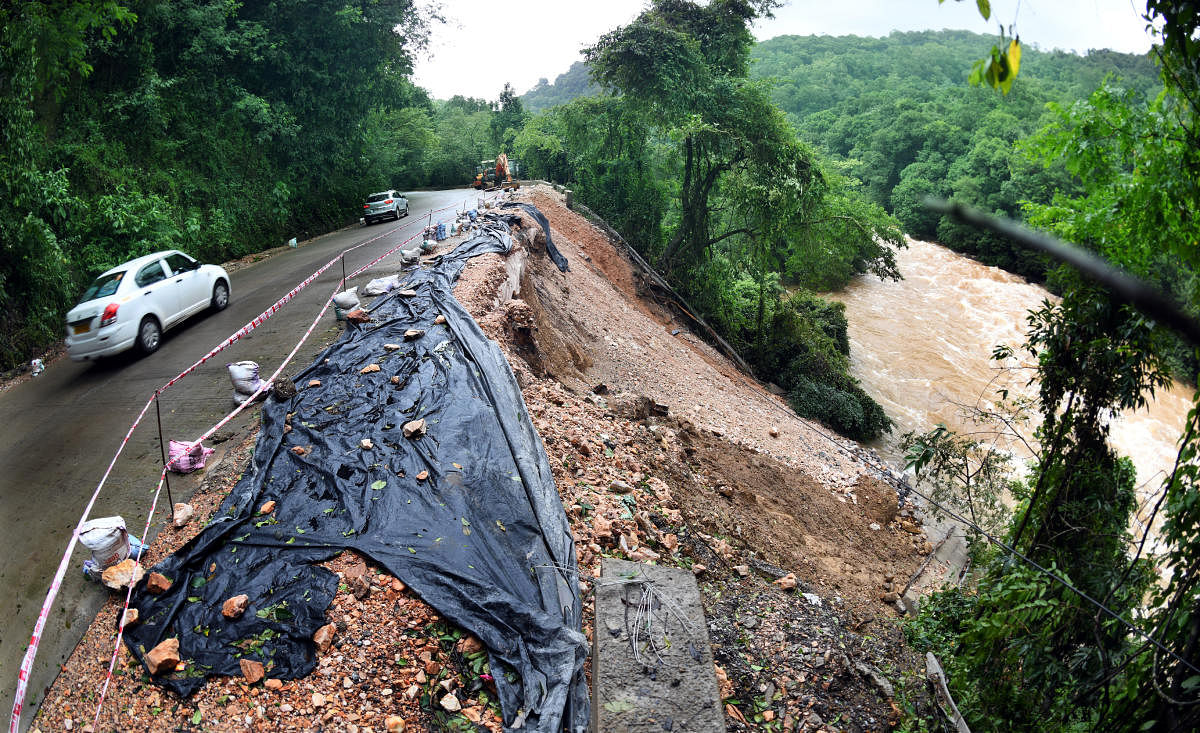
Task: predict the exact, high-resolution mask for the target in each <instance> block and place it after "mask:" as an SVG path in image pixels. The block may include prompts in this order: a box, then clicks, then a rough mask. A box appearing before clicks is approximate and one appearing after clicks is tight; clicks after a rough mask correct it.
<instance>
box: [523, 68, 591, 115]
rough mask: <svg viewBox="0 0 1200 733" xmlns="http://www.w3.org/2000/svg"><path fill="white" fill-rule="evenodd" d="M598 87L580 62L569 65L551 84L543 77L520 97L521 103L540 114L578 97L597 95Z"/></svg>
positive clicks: (527, 108)
mask: <svg viewBox="0 0 1200 733" xmlns="http://www.w3.org/2000/svg"><path fill="white" fill-rule="evenodd" d="M599 93H600V87H599V86H597V85H596V84H593V83H592V80H591V78H590V77H589V76H588V66H587V64H585V63H584V62H582V61H576V62H575V63H573V64H571V68H569V69H567V70H566V71H564V72H563V73H561V74H559V75H558V76H556V77H554V83H553V84H551V83H550V82H549V81H547V80H546V79H545V78H544V77H543V78H542V79H539V80H538V83H537V84H536V85H534V87H533V89H530V90H529V91H528V92H525V93H524V94H522V95H521V102H522V104H524V105H525V109H526V110H528V111H530V112H534V113H536V112H541V111H542V110H544V109H548V108H550V107H556V106H558V105H560V104H566V103H567V102H570V101H571V100H572V99H576V98H578V97H587V96H591V95H593V94H599Z"/></svg>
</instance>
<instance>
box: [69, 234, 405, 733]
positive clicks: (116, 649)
mask: <svg viewBox="0 0 1200 733" xmlns="http://www.w3.org/2000/svg"><path fill="white" fill-rule="evenodd" d="M416 238H417V235H416V234H414V235H412V236H411V237H409V238H408V239H406V240H404V241H403V242H401V243H400V244H398V245H396V246H395V247H393V248H392V249H390V250H388V251H387V252H384V253H383V254H382V255H380V256H378V257H376V258H375V259H374V260H372V261H371V262H369V263H367V264H366V265H363V266H362V267H360V268H358V269H357V270H355V271H354V272H353V273H352V274H351V275H349V276H348V277H347V278H346V279H347V280H348V279H350V278H352V277H355V276H357V275H360V274H362V273H363V272H365V271H367V270H368V269H370V268H372V267H374V266H375V265H377V264H379V263H380V262H382V261H383V260H384V259H386V258H387V257H390V256H391V255H393V254H395V253H396V252H397V251H398V250H400V249H402V248H403V247H404V245H406V244H408V243H409V242H412V241H413V240H414V239H416ZM339 283H340V285H341V286H344V285H345V283H344V282H341V281H339ZM337 292H338V290H337V288H335V289H334V291H333V292H332V293H330V294H329V297H328V298H326V299H325V303H324V305H322V306H321V310H320V311H319V312H318V313H317V315H316V317H315V318H313V321H312V323H311V324H309V326H308V329H307V330H306V331H305V332H304V335H303V336H301V337H300V340H299V341H297V342H296V345H295V346H293V347H292V350H291V351H290V352H289V353H288V355H287V356H286V357H285V358H284V360H283V361H282V362H281V363H280V364H279V367H278V368H277V369H276V370H275V371H274V372H273V373H272V374H271V376H270V378H269V379H266V380H262V381H261V383H260V384H259V387H258V389H257V390H255V391H254V393H253V394H252V395H250V396H249V397H247V398H246V399H245V400H244V401H243V402H242V403H241V404H239V405H238V406H237V407H235V408H234V409H233V411H231V412H230V413H229V414H227V415H226V416H225V417H224V418H222V419H221V420H220V421H219V422H217V423H216V424H215V425H213V426H212V427H210V428H209V429H208V430H206V431H204V433H203V434H202V435H200V436H199V437H198V438H196V440H195V441H193V443H199V442H203V441H205V440H207V439H209V438H211V437H212V436H213V434H214V433H216V432H217V431H218V430H220V429H221V428H223V427H224V426H225V425H227V424H229V422H230V421H231V420H233V418H234V417H236V416H237V415H238V414H239V413H241V412H242V411H243V410H245V409H246V408H247V407H248V406H249V405H252V404H253V403H254V401H255V400H256V399H257V398H258V396H259V395H261V394H262V393H263V392H264V391H265V390H266V389H267V388H268V387H267V385H270V384H273V383H274V382H275V380H276V379H278V378H279V375H280V374H282V373H283V370H284V369H286V368H287V366H288V364H290V363H291V361H292V359H294V358H295V357H296V354H297V353H298V352H299V351H300V347H301V346H303V345H304V343H305V342H306V341H308V339H309V337H310V336H312V334H313V331H314V330H316V327H317V324H319V323H320V322H321V318H322V317H323V316H324V315H325V313H326V311H328V310H329V306H330V304H331V303H332V302H333V297H334V295H336V294H337ZM177 460H179V459H178V458H176V459H173V460H171V461H168V463H167V465H166V466H163V469H162V472H161V473H160V475H159V480H158V486H157V487H156V488H155V490H154V498H153V499H152V500H151V504H150V511H149V513H148V514H147V516H146V526H145V529H144V530H143V533H142V537H146V536H148V535H149V533H150V526H151V524H152V522H153V517H154V511H155V508H156V507H157V506H158V500H159V497H160V496H161V494H162V488H163V484H164V482H165V481H166V476H167V470H168V469H169V468H170V465H171V463H174V462H175V461H177ZM69 554H70V553H69V552H68V555H69ZM135 562H136V563H137V565H138V566H139V567H140V566H141V557H140V556H139V558H138V559H137V560H135ZM132 597H133V588H132V586H131V587H130V588H129V590H128V591H127V592H126V594H125V603H124V605H123V606H122V607H121V609H120V610H119V611H118V614H119V616H118V619H119V621H118V629H117V639H116V643H115V644H114V646H113V653H112V658H111V659H110V661H109V665H108V672H107V674H106V675H105V678H104V686H103V688H102V689H101V691H100V698H99V700H98V701H97V703H96V713H95V717H94V719H93V724H92V725H93V728H96V729H98V728H99V724H100V712H101V709H102V708H103V707H104V700H105V697H106V696H107V694H108V687H109V683H110V682H111V681H112V676H113V671H114V670H115V669H116V664H117V657H118V656H120V652H121V641H122V639H123V638H124V633H125V612H126V611H127V610H129V604H130V601H131V600H132Z"/></svg>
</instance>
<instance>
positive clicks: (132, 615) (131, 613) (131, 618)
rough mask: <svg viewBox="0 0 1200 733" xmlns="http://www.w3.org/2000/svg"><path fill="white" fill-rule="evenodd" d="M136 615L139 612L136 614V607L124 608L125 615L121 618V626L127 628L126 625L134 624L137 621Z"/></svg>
mask: <svg viewBox="0 0 1200 733" xmlns="http://www.w3.org/2000/svg"><path fill="white" fill-rule="evenodd" d="M138 616H139V614H138V610H137V609H136V608H127V609H125V615H124V616H123V617H122V619H123V623H122V624H121V626H122V628H128V627H130V626H133V625H134V624H136V623H137V622H138Z"/></svg>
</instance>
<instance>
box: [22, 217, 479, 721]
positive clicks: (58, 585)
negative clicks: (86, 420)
mask: <svg viewBox="0 0 1200 733" xmlns="http://www.w3.org/2000/svg"><path fill="white" fill-rule="evenodd" d="M456 207H457V204H454V205H451V206H445V207H442V208H440V209H435V210H434V211H435V212H437V211H445V210H446V209H450V208H456ZM412 223H413V222H408V223H406V224H404V225H403V226H400V227H395V228H393V229H390V230H388V231H387V232H384V233H382V234H380V235H378V236H375V237H372V238H370V239H368V240H366V241H364V242H360V243H358V244H356V245H354V246H353V247H349V248H347V249H346V250H343V251H342V252H341V253H340V254H339V255H338V256H337V257H335V258H333V259H332V260H330V261H329V262H327V263H325V264H324V265H323V266H321V268H320V269H318V270H317V271H316V272H314V273H313V274H312V275H310V276H309V277H308V278H306V279H305V280H304V281H303V282H301V283H300V284H299V285H297V286H296V287H294V288H292V290H291V291H289V292H288V293H287V294H286V295H284V296H283V297H282V298H280V299H279V300H277V301H275V303H273V304H272V305H271V307H269V308H267V309H266V310H265V311H263V312H262V313H261V314H259V315H258V316H257V317H255V318H254V319H252V320H251V321H250V322H249V323H247V324H246V325H245V326H243V327H242V328H241V329H239V330H238V331H237V332H235V333H234V334H233V335H231V336H229V337H228V338H226V339H225V340H224V341H222V342H221V343H219V344H218V345H217V346H215V347H214V348H213V349H212V350H210V351H209V352H208V353H207V354H205V355H204V356H202V357H200V359H198V360H197V361H196V362H195V363H193V364H192V365H191V366H190V367H188V368H187V369H185V370H183V371H182V372H180V373H179V374H177V375H176V376H174V377H172V378H171V379H170V380H169V381H167V382H166V384H164V385H163V386H162V387H161V388H160V389H158V390H157V391H156V392H155V394H154V396H152V397H151V398H150V399H149V400H148V401H147V402H146V404H145V406H143V407H142V410H141V412H140V413H138V416H137V418H136V419H135V420H134V422H133V424H132V425H130V426H129V431H128V432H126V433H125V437H124V438H122V439H121V443H120V445H119V446H118V447H117V451H116V453H115V454H114V455H113V457H112V460H111V461H110V462H109V464H108V468H107V469H105V471H104V474H103V475H102V476H101V478H100V482H99V483H98V484H97V485H96V489H95V490H94V491H93V492H92V496H91V498H89V499H88V503H87V506H86V507H85V508H84V510H83V513H82V515H81V516H80V519H79V522H78V523H77V524H76V525H75V529H74V530H73V531H72V533H71V539H70V540H69V541H68V543H67V548H66V551H65V552H64V553H63V556H62V559H61V560H59V564H58V568H57V570H55V573H54V578H53V580H52V581H51V582H50V588H49V589H48V591H47V593H46V599H45V601H44V602H43V603H42V608H41V610H40V612H39V613H38V618H37V621H36V622H35V623H34V627H33V634H32V635H31V636H30V638H29V646H28V647H27V648H26V650H25V656H24V658H23V659H22V660H21V666H20V669H19V671H18V673H17V689H16V694H15V696H14V698H13V707H12V717H11V719H10V721H9V731H10V733H17V732H18V731H19V729H20V722H21V714H22V712H23V711H24V707H25V698H26V696H27V695H28V691H29V676H30V674H31V672H32V669H33V661H34V659H35V658H36V656H37V651H38V647H39V646H40V644H41V640H42V635H43V633H44V631H45V628H46V620H47V619H48V618H49V616H50V609H51V607H52V606H53V605H54V600H55V598H56V597H57V596H58V592H59V590H61V589H62V582H63V578H65V577H66V571H67V567H68V566H69V565H70V562H71V553H72V552H73V551H74V549H75V543H76V542H77V541H78V540H79V534H80V531H81V528H82V527H83V524H84V522H86V521H87V518H88V516H89V515H90V514H91V511H92V508H93V507H94V506H95V504H96V500H97V499H98V498H99V496H100V491H101V490H102V489H103V488H104V485H105V483H106V482H107V481H108V478H109V476H110V475H111V474H112V471H113V468H114V467H115V466H116V463H117V459H118V458H120V456H121V453H122V452H123V451H124V450H125V446H126V445H127V444H128V443H129V439H130V437H132V435H133V431H134V430H136V429H137V427H138V425H140V424H141V422H142V420H143V419H144V418H145V417H146V413H147V412H148V411H149V409H150V406H151V405H152V404H154V400H156V399H158V398H159V396H160V395H161V394H162V392H164V391H166V390H167V389H168V388H169V387H171V386H172V385H174V384H175V383H176V382H178V381H180V380H181V379H183V378H184V377H185V376H187V375H188V374H191V373H192V372H194V371H195V370H196V369H197V368H199V367H200V365H201V364H204V363H205V362H206V361H208V360H209V359H211V358H212V357H214V356H216V355H217V354H218V353H220V352H221V351H224V350H225V349H227V348H228V347H229V346H231V345H232V344H234V343H236V342H237V341H238V340H240V339H242V338H243V337H245V336H246V335H247V334H249V333H250V332H251V331H253V330H254V329H256V328H258V327H259V326H261V325H262V324H263V323H265V322H266V321H267V320H268V319H269V318H270V317H271V316H272V315H274V314H275V313H277V312H278V311H279V310H280V309H281V308H282V307H283V306H284V305H286V304H287V303H288V302H289V301H291V300H292V299H293V298H294V297H295V296H296V295H297V294H298V293H299V292H300V291H301V290H303V289H304V288H305V287H307V286H308V285H309V284H311V283H312V282H313V281H314V280H316V279H317V278H318V277H320V276H321V275H322V274H324V273H325V271H327V270H328V269H329V268H330V267H332V266H333V265H334V264H336V263H337V262H338V261H339V260H341V259H343V258H344V257H345V255H346V253H348V252H351V251H353V250H356V249H358V248H360V247H363V246H365V245H367V244H371V243H372V242H376V241H378V240H380V239H382V238H384V237H386V236H388V235H390V234H393V233H394V232H396V231H398V230H400V229H403V228H406V227H408V226H410V225H411V224H412ZM416 238H417V235H415V234H414V235H413V236H411V237H409V238H408V239H406V240H404V242H402V243H401V244H399V245H397V246H395V247H393V248H392V249H390V250H388V251H387V252H386V253H384V254H383V255H381V256H380V257H377V258H376V259H374V260H373V261H371V262H370V263H369V264H367V265H365V266H363V267H360V268H359V269H358V270H356V271H355V272H354V273H353V274H351V275H349V276H347V277H346V278H345V279H344V280H342V281H339V285H340V286H341V287H344V286H345V283H346V281H348V280H349V279H350V278H352V277H355V276H357V275H359V274H361V273H362V272H364V271H365V270H367V269H368V268H370V267H373V266H374V265H376V264H378V263H379V262H380V261H382V260H383V259H384V258H386V257H388V256H389V255H392V254H394V253H395V252H396V251H398V250H399V249H401V248H402V247H403V246H404V245H406V244H408V243H409V242H411V241H413V240H414V239H416ZM336 292H337V291H336V290H335V291H334V293H335V294H336ZM332 300H333V294H331V295H330V296H329V298H328V299H326V301H325V305H324V306H323V307H322V308H321V311H320V313H318V314H317V317H316V319H314V321H313V324H312V325H311V326H309V328H308V331H306V332H305V334H304V336H303V338H301V340H300V341H299V342H297V344H296V346H295V347H294V348H293V349H292V351H291V353H290V354H288V356H287V359H285V360H284V362H283V363H282V364H281V365H280V366H279V369H277V370H276V371H275V373H274V374H273V375H272V376H271V379H270V380H267V381H266V382H264V385H266V384H270V383H271V381H273V380H274V379H275V378H276V377H278V376H279V374H280V373H281V372H282V371H283V369H284V367H285V366H286V365H287V364H288V363H289V362H290V361H291V359H292V358H293V357H294V356H295V354H296V352H297V351H298V350H299V349H300V346H301V345H302V344H303V343H304V342H305V341H306V340H307V339H308V337H309V336H310V335H311V334H312V331H313V329H314V328H315V327H316V325H317V323H318V322H319V320H320V318H321V316H322V315H324V314H325V311H326V310H328V308H329V304H330V303H331V302H332ZM261 392H262V388H260V389H259V391H257V392H255V396H257V395H258V394H260V393H261ZM252 402H253V399H248V400H246V401H245V402H243V403H242V404H240V405H238V407H237V408H236V409H234V410H233V411H232V412H230V413H229V414H228V415H226V416H225V417H224V418H223V419H222V420H221V421H220V422H218V423H217V424H216V425H214V426H213V427H212V428H210V429H209V430H207V431H206V432H205V433H204V435H203V436H202V437H201V438H200V439H199V440H206V439H207V438H210V437H212V434H213V433H215V432H216V431H217V430H219V429H220V428H221V427H222V426H224V425H226V424H227V423H228V422H229V421H230V420H232V419H233V418H234V417H235V416H236V415H238V414H239V413H241V412H242V410H244V409H245V408H246V406H247V405H249V404H251V403H252ZM168 465H169V464H168ZM166 470H167V467H166V466H164V467H163V470H162V477H163V478H162V479H160V481H159V487H158V490H156V491H155V494H154V499H153V501H152V504H151V508H150V514H149V515H148V516H147V519H146V530H145V531H144V532H143V534H142V537H143V538H145V537H146V536H147V534H148V533H149V528H150V524H151V518H152V517H153V512H154V509H155V507H156V506H157V503H158V496H159V492H160V491H161V488H162V484H163V481H164V480H165V477H166ZM139 559H140V558H139ZM128 604H129V596H128V594H127V596H126V602H125V606H124V609H127V608H128V607H129V606H128ZM124 609H122V618H121V621H122V631H123V622H124ZM120 642H121V633H120V632H118V636H117V645H116V647H115V648H114V652H113V661H112V663H111V664H110V665H109V675H108V678H107V679H106V680H105V683H104V689H105V690H106V691H107V689H108V682H109V679H111V675H112V670H113V665H115V663H116V657H117V654H118V653H119V650H120ZM102 702H103V697H102V698H101V703H102ZM99 710H100V708H99V706H97V716H99Z"/></svg>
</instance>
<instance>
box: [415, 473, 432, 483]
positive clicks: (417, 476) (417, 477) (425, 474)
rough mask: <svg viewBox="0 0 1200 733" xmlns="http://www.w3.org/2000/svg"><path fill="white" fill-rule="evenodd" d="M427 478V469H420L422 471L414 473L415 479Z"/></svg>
mask: <svg viewBox="0 0 1200 733" xmlns="http://www.w3.org/2000/svg"><path fill="white" fill-rule="evenodd" d="M427 478H429V472H428V471H422V472H420V473H418V474H417V475H416V479H417V480H418V481H424V480H425V479H427Z"/></svg>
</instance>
